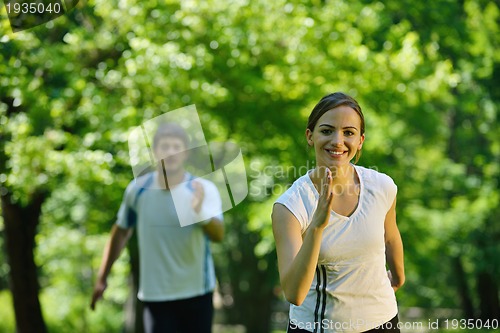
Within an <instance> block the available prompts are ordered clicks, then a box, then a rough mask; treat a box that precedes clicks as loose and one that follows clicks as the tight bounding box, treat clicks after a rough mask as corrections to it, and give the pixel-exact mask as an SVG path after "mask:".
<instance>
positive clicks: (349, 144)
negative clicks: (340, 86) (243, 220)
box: [272, 92, 404, 332]
mask: <svg viewBox="0 0 500 333" xmlns="http://www.w3.org/2000/svg"><path fill="white" fill-rule="evenodd" d="M364 132H365V119H364V116H363V113H362V111H361V107H360V106H359V105H358V103H357V102H356V101H355V100H354V99H353V98H352V97H350V96H348V95H345V94H343V93H339V92H337V93H333V94H330V95H327V96H325V97H323V98H322V99H321V101H320V102H319V103H318V104H317V105H316V106H315V107H314V109H313V111H312V112H311V115H310V116H309V121H308V124H307V129H306V133H305V135H306V139H307V142H308V144H309V146H311V147H314V151H315V155H316V168H314V169H312V170H310V171H309V172H308V173H307V174H306V175H304V176H302V177H300V178H299V179H297V180H296V181H295V182H294V184H293V185H292V187H290V188H289V189H288V190H287V191H286V192H285V193H284V194H283V195H282V196H281V197H279V198H278V200H277V201H276V203H275V205H274V207H273V212H272V221H273V233H274V237H275V240H276V250H277V255H278V269H279V273H280V281H281V285H282V287H283V291H284V293H285V297H286V298H287V300H288V301H289V302H290V303H291V305H290V314H289V325H288V331H287V332H338V331H341V332H365V331H370V332H399V330H398V328H397V326H398V325H397V324H398V317H397V313H398V309H397V303H396V298H395V291H396V290H397V289H398V288H399V287H401V286H402V284H403V283H404V265H403V244H402V241H401V236H400V234H399V230H398V228H397V225H396V213H395V207H396V192H397V187H396V185H395V184H394V182H393V181H392V179H391V178H390V177H389V176H387V175H385V174H383V173H379V172H377V171H375V170H371V169H367V168H363V167H360V166H357V165H354V164H352V163H351V160H353V159H354V160H355V162H357V161H358V159H359V156H360V153H361V149H362V146H363V142H364V140H365V133H364ZM386 264H388V266H389V268H390V271H386ZM324 323H334V325H324Z"/></svg>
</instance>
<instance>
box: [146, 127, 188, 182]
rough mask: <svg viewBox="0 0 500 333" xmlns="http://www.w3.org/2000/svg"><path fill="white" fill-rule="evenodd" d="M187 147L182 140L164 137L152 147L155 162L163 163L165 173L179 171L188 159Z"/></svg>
mask: <svg viewBox="0 0 500 333" xmlns="http://www.w3.org/2000/svg"><path fill="white" fill-rule="evenodd" d="M186 150H187V147H186V145H185V144H184V141H182V139H180V138H177V137H174V136H165V137H162V138H160V139H159V140H158V142H157V143H156V146H155V147H154V154H155V158H156V160H157V161H161V160H162V161H163V166H164V168H165V171H166V172H167V173H169V172H171V173H175V172H177V171H179V170H181V169H182V168H183V166H184V162H185V161H186V159H187V157H188V153H187V151H186Z"/></svg>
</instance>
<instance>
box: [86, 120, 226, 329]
mask: <svg viewBox="0 0 500 333" xmlns="http://www.w3.org/2000/svg"><path fill="white" fill-rule="evenodd" d="M188 142H189V138H188V136H187V134H186V132H185V131H184V129H182V128H181V127H180V126H178V125H176V124H173V123H167V124H162V125H160V126H159V128H158V130H157V132H156V134H155V136H154V140H153V151H154V155H155V157H156V160H157V161H159V163H158V164H157V167H156V170H155V171H153V172H150V173H148V174H146V175H143V176H141V177H138V178H137V179H136V180H134V181H132V182H131V183H130V184H129V185H128V187H127V189H126V191H125V195H124V197H123V201H122V204H121V206H120V209H119V211H118V217H117V221H116V223H115V224H114V225H113V227H112V230H111V235H110V239H109V241H108V243H107V245H106V247H105V249H104V253H103V258H102V263H101V266H100V269H99V273H98V277H97V281H96V284H95V287H94V292H93V295H92V302H91V308H92V309H94V308H95V304H96V302H97V301H98V300H99V299H100V298H102V295H103V292H104V290H105V289H106V287H107V283H106V280H107V277H108V274H109V272H110V270H111V267H112V265H113V263H114V262H115V261H116V259H117V258H118V257H119V255H120V253H121V251H122V249H123V248H124V247H125V245H126V243H127V241H128V240H129V238H130V236H131V234H132V231H133V228H137V233H138V234H137V235H138V244H139V262H140V275H139V292H138V298H139V299H140V300H141V301H143V303H144V328H145V331H146V332H147V333H153V332H154V333H156V332H162V333H168V332H172V333H176V332H189V333H192V332H200V333H203V332H207V333H209V332H211V326H212V317H213V304H212V293H213V290H214V288H215V273H214V266H213V259H212V255H211V252H210V247H209V241H210V240H212V241H214V242H220V241H222V239H223V235H224V226H223V223H222V214H221V212H222V209H221V199H220V195H219V193H218V191H217V188H216V186H215V185H214V184H213V183H212V182H210V181H207V180H204V179H196V180H194V177H193V176H192V175H191V174H189V173H188V172H186V171H185V169H184V164H185V162H186V159H187V157H188V152H187V151H186V150H187V147H188ZM167 175H168V177H167ZM172 191H175V195H176V199H178V198H179V196H180V197H181V198H182V199H183V200H181V201H179V200H176V203H175V205H174V200H173V197H172ZM184 198H185V200H184ZM179 202H180V204H179ZM180 216H182V218H183V219H185V218H187V219H192V220H191V221H187V222H188V223H186V221H183V222H184V223H183V225H187V226H184V227H181V223H180V221H179V217H180ZM200 216H215V217H212V218H209V219H207V220H205V221H202V222H199V223H194V222H196V221H199V220H200Z"/></svg>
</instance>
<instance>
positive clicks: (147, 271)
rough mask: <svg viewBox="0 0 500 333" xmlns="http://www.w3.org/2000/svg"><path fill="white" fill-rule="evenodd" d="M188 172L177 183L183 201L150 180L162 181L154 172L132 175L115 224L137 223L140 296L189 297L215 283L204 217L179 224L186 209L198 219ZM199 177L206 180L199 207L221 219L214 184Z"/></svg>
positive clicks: (152, 298) (156, 298) (160, 298)
mask: <svg viewBox="0 0 500 333" xmlns="http://www.w3.org/2000/svg"><path fill="white" fill-rule="evenodd" d="M190 178H191V176H190V175H189V174H186V175H185V177H184V182H182V183H181V184H179V185H177V186H176V187H175V191H178V192H177V193H181V194H182V195H184V196H185V198H186V199H185V200H183V201H182V202H183V203H184V205H179V204H178V203H177V205H176V206H174V201H173V198H172V193H171V191H166V190H162V189H160V188H158V187H159V186H157V185H154V184H153V186H152V182H158V177H157V173H156V172H152V173H149V174H146V175H144V176H142V177H139V178H137V179H136V180H133V181H132V182H131V183H130V184H129V185H128V187H127V190H126V191H125V195H124V198H123V201H122V204H121V206H120V210H119V211H118V218H117V221H116V224H118V226H120V227H122V228H132V227H136V228H137V236H138V246H139V265H140V268H139V273H140V276H139V292H138V295H137V297H138V298H139V299H140V300H142V301H169V300H178V299H185V298H191V297H195V296H200V295H204V294H206V293H208V292H211V291H213V289H214V288H215V273H214V265H213V260H212V255H211V251H210V246H209V239H208V237H207V236H206V235H205V234H204V232H203V229H202V227H201V223H197V224H191V225H188V226H185V227H181V225H180V222H179V218H178V216H180V215H181V214H182V216H184V217H186V216H193V219H195V212H194V210H193V209H192V207H191V199H192V197H193V188H192V187H191V185H190V183H191V182H190ZM196 181H197V182H199V183H201V184H202V186H203V189H204V193H205V196H204V200H203V204H202V208H201V211H202V212H204V213H205V214H207V216H217V217H218V218H219V219H221V220H222V215H221V214H220V212H222V209H221V200H220V196H219V192H218V191H217V188H216V186H215V185H214V184H213V183H211V182H210V181H207V180H205V179H202V178H197V179H196ZM157 184H158V183H157ZM179 210H180V211H179ZM210 211H213V212H214V214H210V213H209V212H210ZM207 212H208V213H207Z"/></svg>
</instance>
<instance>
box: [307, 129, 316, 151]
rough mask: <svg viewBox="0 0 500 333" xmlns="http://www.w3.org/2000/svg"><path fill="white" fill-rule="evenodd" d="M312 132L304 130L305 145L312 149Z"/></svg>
mask: <svg viewBox="0 0 500 333" xmlns="http://www.w3.org/2000/svg"><path fill="white" fill-rule="evenodd" d="M312 136H313V135H312V131H311V130H310V129H309V128H307V129H306V140H307V144H308V145H309V147H313V146H314V141H313V139H312Z"/></svg>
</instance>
